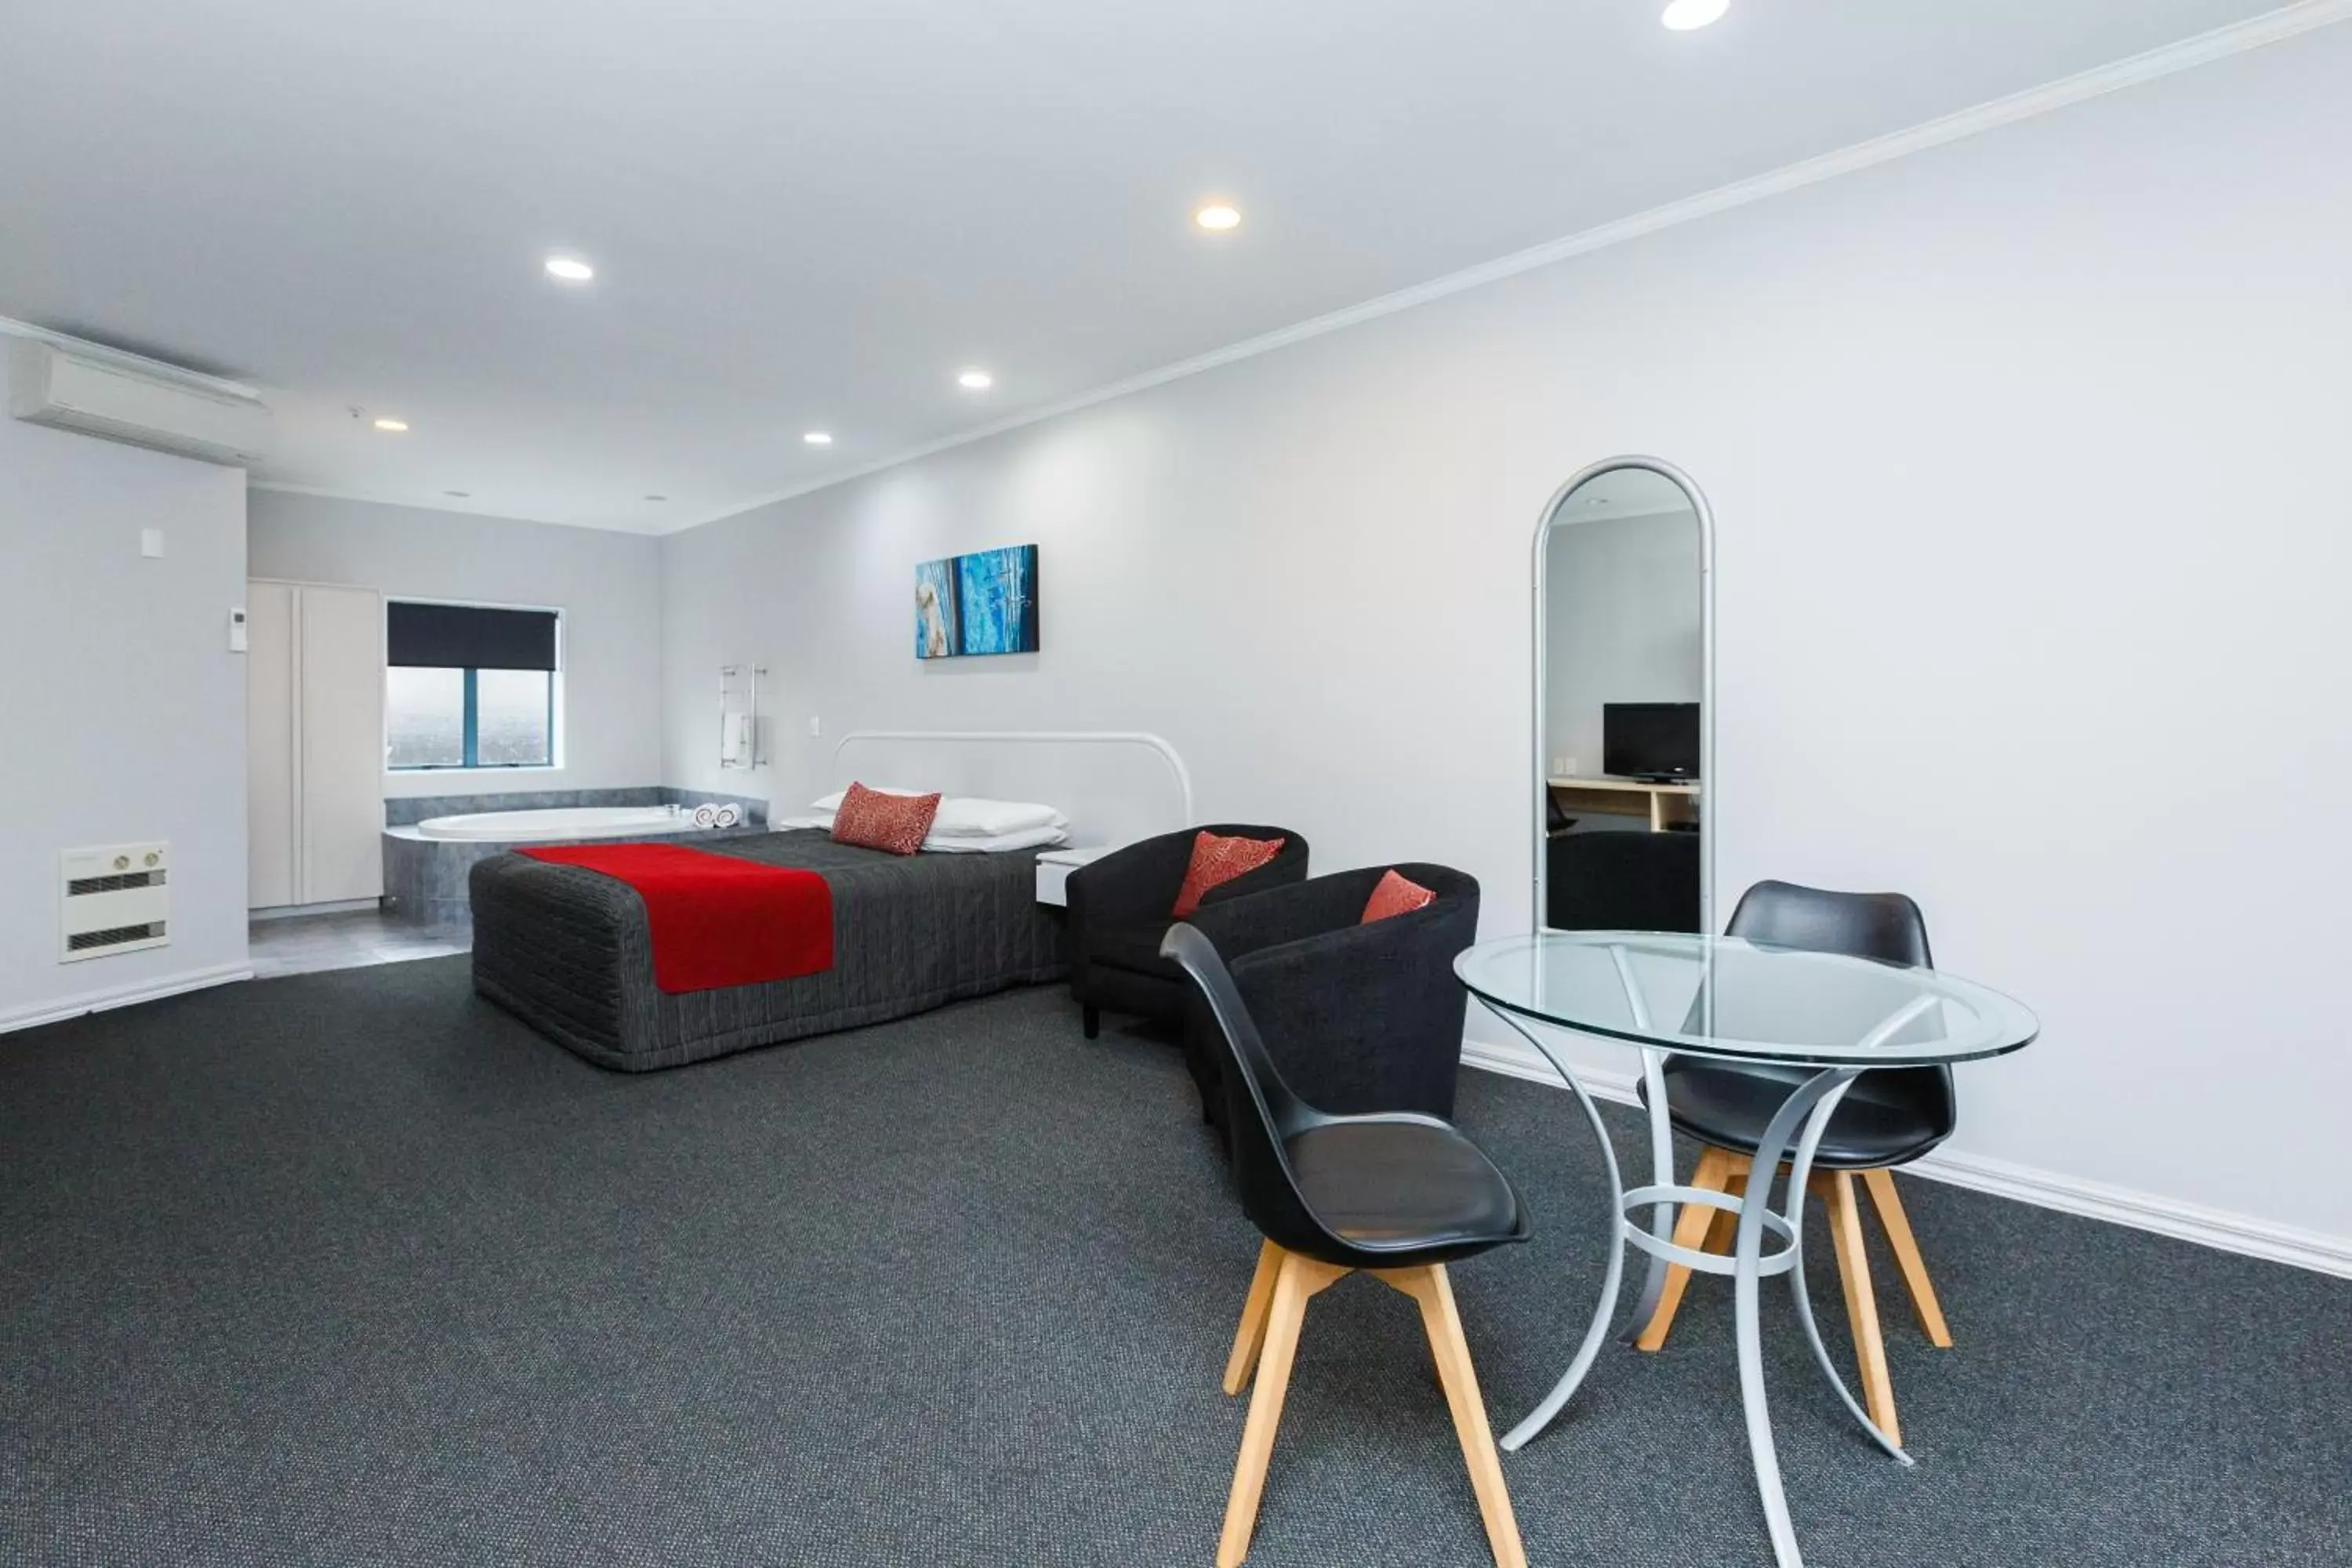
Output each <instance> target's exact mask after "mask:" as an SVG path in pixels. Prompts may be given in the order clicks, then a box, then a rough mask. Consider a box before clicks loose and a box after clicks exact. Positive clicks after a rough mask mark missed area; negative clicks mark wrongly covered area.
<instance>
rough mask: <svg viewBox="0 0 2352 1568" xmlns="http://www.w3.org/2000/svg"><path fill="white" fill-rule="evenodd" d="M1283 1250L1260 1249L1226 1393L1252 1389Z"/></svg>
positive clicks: (1269, 1244)
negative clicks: (1250, 1384) (1251, 1380)
mask: <svg viewBox="0 0 2352 1568" xmlns="http://www.w3.org/2000/svg"><path fill="white" fill-rule="evenodd" d="M1283 1257H1284V1253H1283V1250H1282V1248H1280V1247H1276V1246H1275V1244H1274V1243H1272V1242H1271V1241H1267V1242H1261V1243H1260V1244H1259V1246H1258V1249H1257V1272H1256V1274H1255V1275H1253V1276H1252V1277H1251V1279H1250V1288H1249V1296H1248V1299H1247V1300H1244V1302H1243V1303H1242V1324H1241V1328H1240V1329H1239V1330H1238V1331H1236V1332H1235V1333H1234V1353H1233V1354H1232V1355H1230V1356H1227V1357H1226V1358H1225V1392H1226V1393H1227V1394H1239V1393H1240V1392H1241V1391H1242V1390H1243V1389H1244V1388H1247V1387H1248V1386H1249V1380H1250V1373H1251V1372H1252V1371H1254V1370H1255V1368H1256V1366H1257V1352H1258V1347H1259V1346H1261V1345H1263V1344H1265V1317H1266V1313H1267V1312H1268V1311H1269V1310H1272V1309H1273V1306H1274V1280H1275V1276H1276V1275H1278V1274H1280V1273H1281V1272H1282V1259H1283Z"/></svg>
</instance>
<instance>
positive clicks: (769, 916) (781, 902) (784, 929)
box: [516, 844, 833, 992]
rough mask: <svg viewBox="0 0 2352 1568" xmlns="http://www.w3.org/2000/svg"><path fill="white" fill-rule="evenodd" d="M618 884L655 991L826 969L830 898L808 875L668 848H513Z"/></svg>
mask: <svg viewBox="0 0 2352 1568" xmlns="http://www.w3.org/2000/svg"><path fill="white" fill-rule="evenodd" d="M516 853H517V854H519V855H528V856H530V858H532V859H534V860H546V861H551V862H552V863H553V864H556V865H559V866H578V867H581V868H583V869H586V870H590V871H594V872H597V873H599V874H601V875H603V876H606V877H610V878H612V879H614V881H618V882H626V883H627V884H628V885H629V886H630V887H632V888H634V889H636V892H637V897H639V898H640V899H643V900H645V902H646V927H647V928H648V929H649V930H650V931H652V933H653V944H654V984H656V985H657V986H659V987H660V988H661V989H663V990H664V991H673V992H675V991H710V990H715V989H717V988H718V987H719V986H722V985H756V984H760V983H761V982H762V981H768V980H790V979H792V978H793V977H794V976H796V975H802V974H814V973H818V972H819V971H820V970H826V969H831V968H832V967H833V889H831V888H829V887H827V886H826V885H825V880H824V878H823V877H820V876H818V875H817V874H816V873H815V872H814V871H803V870H800V869H797V868H793V867H787V866H762V865H761V864H759V863H758V862H757V861H754V860H739V859H737V858H735V857H733V856H731V855H713V854H710V853H709V852H708V851H705V850H701V849H688V848H685V847H682V846H679V845H676V844H577V845H571V846H568V847H561V848H553V849H519V850H517V851H516Z"/></svg>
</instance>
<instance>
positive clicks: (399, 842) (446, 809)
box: [383, 785, 768, 931]
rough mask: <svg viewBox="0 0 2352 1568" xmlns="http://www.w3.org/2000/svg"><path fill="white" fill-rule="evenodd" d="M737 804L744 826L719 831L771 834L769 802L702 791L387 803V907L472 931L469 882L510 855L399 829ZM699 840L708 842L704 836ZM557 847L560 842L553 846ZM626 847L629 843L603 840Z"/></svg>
mask: <svg viewBox="0 0 2352 1568" xmlns="http://www.w3.org/2000/svg"><path fill="white" fill-rule="evenodd" d="M730 800H731V801H733V802H735V803H736V804H737V805H740V806H742V807H743V812H744V816H743V826H740V827H736V828H720V829H714V830H712V831H714V832H719V833H727V834H743V833H755V832H761V831H764V830H765V828H766V826H767V821H768V803H767V802H766V801H764V800H748V799H746V798H744V797H743V796H741V795H712V794H709V793H707V792H705V791H700V790H685V789H669V788H667V787H658V786H652V785H648V786H646V787H644V788H640V789H575V790H528V791H522V792H519V793H516V794H511V795H418V796H415V797H412V798H409V799H405V800H387V801H385V802H384V803H383V810H384V825H385V829H386V831H385V833H384V835H383V908H384V914H385V915H386V916H387V917H388V918H390V919H393V920H396V921H404V922H406V923H410V924H416V925H426V926H438V927H441V928H443V929H445V930H450V931H470V930H472V928H473V924H474V910H473V906H472V904H471V903H470V902H468V901H467V893H466V887H467V878H468V877H469V876H470V875H472V873H473V869H474V865H475V863H476V862H477V861H480V860H487V859H488V858H490V857H491V856H493V855H503V854H505V853H506V852H507V848H508V847H507V846H506V845H504V844H494V843H493V844H477V843H467V842H466V841H464V840H462V839H447V838H418V837H414V836H413V835H409V834H404V833H397V832H394V831H392V829H394V828H407V827H414V826H415V825H416V824H417V823H420V822H423V821H425V820H426V819H427V818H429V817H436V816H469V815H471V814H473V813H475V812H482V811H549V810H555V809H558V808H561V807H564V806H579V805H682V806H685V807H687V808H688V810H691V809H693V808H694V807H695V806H698V805H717V804H718V803H719V802H721V801H730ZM697 837H701V836H700V835H697ZM551 842H554V841H552V840H551ZM597 842H598V843H600V844H604V843H610V844H621V843H626V842H629V841H628V840H626V839H619V838H613V839H598V840H597Z"/></svg>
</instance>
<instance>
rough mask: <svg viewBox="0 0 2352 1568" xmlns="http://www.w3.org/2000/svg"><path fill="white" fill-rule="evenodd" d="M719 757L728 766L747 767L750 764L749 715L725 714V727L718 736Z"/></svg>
mask: <svg viewBox="0 0 2352 1568" xmlns="http://www.w3.org/2000/svg"><path fill="white" fill-rule="evenodd" d="M719 761H721V762H723V763H727V764H728V765H730V767H738V768H748V767H750V766H751V715H750V714H749V713H730V714H729V715H727V728H726V731H725V732H724V733H723V735H722V736H721V737H720V744H719Z"/></svg>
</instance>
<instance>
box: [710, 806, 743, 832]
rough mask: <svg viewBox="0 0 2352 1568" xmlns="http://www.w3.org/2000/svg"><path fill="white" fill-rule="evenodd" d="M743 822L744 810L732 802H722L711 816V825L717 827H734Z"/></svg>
mask: <svg viewBox="0 0 2352 1568" xmlns="http://www.w3.org/2000/svg"><path fill="white" fill-rule="evenodd" d="M742 820H743V808H742V807H741V806H740V805H736V804H735V803H734V802H733V801H731V800H730V801H722V802H720V803H719V806H718V808H717V810H716V811H714V812H713V813H712V816H711V825H712V826H715V827H732V826H735V825H736V824H737V823H739V822H740V821H742Z"/></svg>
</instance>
